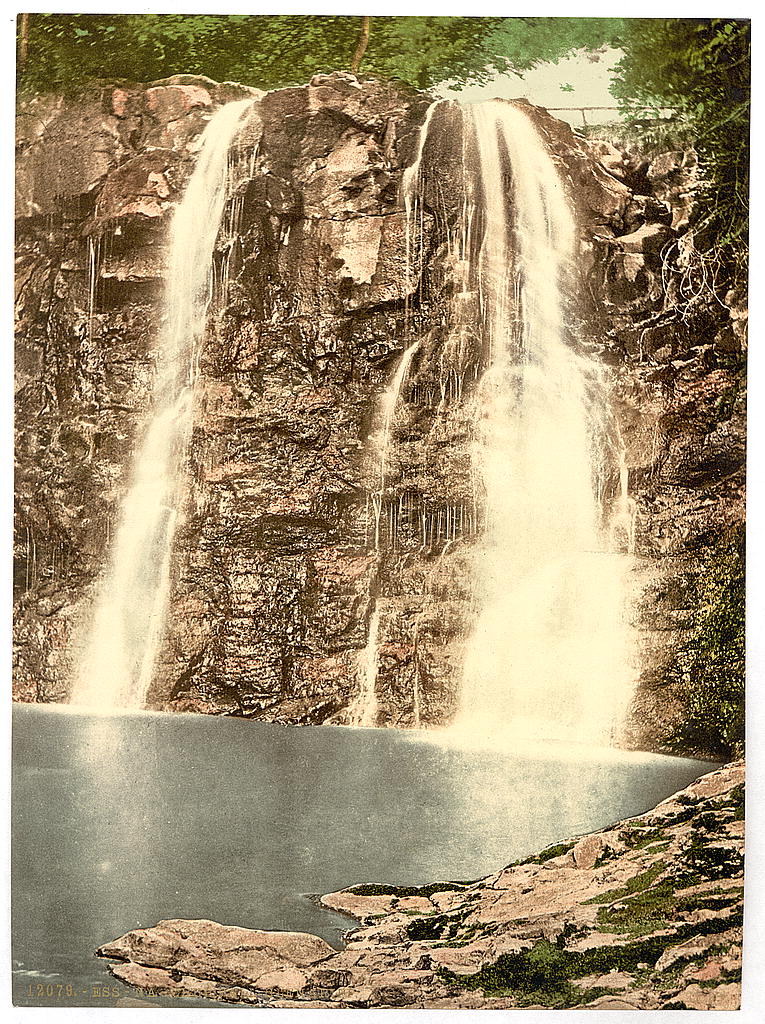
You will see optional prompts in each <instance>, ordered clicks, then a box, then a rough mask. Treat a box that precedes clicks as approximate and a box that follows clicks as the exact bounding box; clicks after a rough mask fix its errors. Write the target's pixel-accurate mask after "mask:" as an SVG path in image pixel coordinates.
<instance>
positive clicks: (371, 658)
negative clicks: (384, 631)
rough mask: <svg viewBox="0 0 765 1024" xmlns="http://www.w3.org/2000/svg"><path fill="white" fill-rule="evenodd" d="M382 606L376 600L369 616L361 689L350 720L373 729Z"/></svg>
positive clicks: (360, 669) (363, 655)
mask: <svg viewBox="0 0 765 1024" xmlns="http://www.w3.org/2000/svg"><path fill="white" fill-rule="evenodd" d="M379 638H380V608H379V606H378V604H377V602H375V605H374V608H373V609H372V614H371V615H370V617H369V631H368V633H367V645H366V647H365V648H364V650H363V651H362V652H361V655H360V657H359V666H358V670H359V676H360V679H361V689H360V691H359V695H358V697H357V698H356V702H355V704H354V706H353V707H352V709H351V713H350V722H351V724H352V725H358V726H361V727H362V728H367V729H371V728H372V727H373V726H375V725H377V707H378V704H377V663H378V658H379V646H380V643H379Z"/></svg>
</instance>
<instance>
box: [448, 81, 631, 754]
mask: <svg viewBox="0 0 765 1024" xmlns="http://www.w3.org/2000/svg"><path fill="white" fill-rule="evenodd" d="M469 116H470V120H471V122H472V129H473V134H474V138H475V142H476V149H477V157H478V161H479V165H480V175H481V185H482V192H483V212H484V220H485V227H484V234H483V240H482V245H481V248H480V254H479V257H478V268H477V269H478V280H479V287H480V291H481V307H482V310H483V319H484V331H485V333H486V334H488V346H487V348H488V352H489V356H488V368H487V370H486V372H485V373H484V376H483V378H482V380H481V382H480V385H479V394H478V416H477V429H476V442H475V450H474V464H475V467H476V471H477V477H478V479H479V481H480V484H481V487H482V490H483V502H484V504H485V509H486V527H485V535H484V544H483V551H482V553H481V556H480V560H479V566H478V572H477V580H478V582H477V593H476V600H477V604H478V609H479V611H478V618H477V621H476V624H475V628H474V631H473V634H472V636H471V637H470V639H469V641H468V645H467V652H466V660H465V669H464V679H463V692H462V704H461V709H460V711H459V713H458V716H457V720H456V722H455V727H456V728H457V729H458V730H464V731H468V732H472V733H475V734H476V735H478V734H480V735H481V736H484V737H487V738H490V737H491V736H492V735H493V734H496V733H501V734H502V735H504V736H505V737H507V736H508V735H514V736H518V737H523V738H525V739H527V740H528V739H532V740H536V739H541V740H544V739H569V740H574V741H578V742H583V743H598V744H602V743H608V742H611V741H612V740H613V739H614V738H615V735H616V733H617V731H618V726H619V719H620V715H621V714H623V713H624V712H625V711H626V708H627V706H628V703H629V692H630V687H631V679H630V670H629V652H628V648H627V642H626V630H625V626H624V624H623V615H622V606H623V596H622V595H623V571H624V556H623V555H620V554H615V553H613V552H612V551H611V550H610V549H609V540H608V531H607V530H604V529H603V527H602V522H601V520H602V514H601V509H600V507H599V505H598V501H597V498H596V481H595V479H594V476H595V473H596V467H597V466H598V465H601V464H604V463H605V462H607V461H608V459H607V457H605V456H604V454H603V452H602V451H599V450H598V449H599V448H602V447H603V446H608V444H609V440H608V439H607V438H606V437H605V436H603V433H602V431H601V430H599V424H600V423H601V422H602V416H601V415H600V410H601V408H602V406H603V404H604V403H607V402H608V395H607V392H606V391H605V389H604V386H603V378H602V374H601V371H600V369H599V368H598V367H597V366H596V365H595V364H593V363H591V362H590V361H589V360H587V359H585V358H584V357H582V356H579V355H577V354H576V353H575V351H574V350H573V348H571V347H570V346H569V344H568V343H567V337H566V324H565V312H564V305H565V299H564V297H565V295H566V289H567V286H568V282H569V278H570V273H571V267H572V262H573V259H574V255H575V242H576V237H577V236H576V229H575V220H574V214H573V210H572V207H571V205H570V202H569V200H568V198H567V196H566V193H565V189H564V187H563V184H562V181H561V179H560V177H559V175H558V173H557V171H556V168H555V165H554V164H553V161H552V159H551V157H550V154H549V152H548V151H547V147H546V146H545V144H544V142H543V141H542V139H541V138H540V136H539V134H538V132H537V131H536V129H535V127H534V125H533V123H532V121H531V119H530V118H529V117H528V116H527V114H526V113H524V112H523V110H522V109H521V108H519V107H517V106H514V105H512V104H509V103H504V102H501V101H492V102H490V103H485V104H481V105H478V106H474V107H472V108H470V111H469ZM508 179H509V180H510V181H511V187H510V188H509V189H508V185H507V182H508ZM508 226H509V227H510V230H508Z"/></svg>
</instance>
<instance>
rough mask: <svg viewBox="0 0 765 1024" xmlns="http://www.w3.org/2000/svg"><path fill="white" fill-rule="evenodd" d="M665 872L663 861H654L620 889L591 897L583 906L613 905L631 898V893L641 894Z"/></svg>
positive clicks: (665, 867) (665, 866)
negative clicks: (628, 897)
mask: <svg viewBox="0 0 765 1024" xmlns="http://www.w3.org/2000/svg"><path fill="white" fill-rule="evenodd" d="M666 870H667V865H666V864H665V863H664V861H663V860H659V861H656V863H655V864H652V865H651V866H650V868H647V870H645V871H641V872H640V873H639V874H637V875H635V876H634V877H632V878H630V879H628V880H627V882H625V884H624V885H623V886H622V887H621V888H620V889H610V890H609V891H608V892H604V893H600V895H598V896H592V897H590V899H588V900H585V901H584V904H585V905H588V904H593V903H615V902H616V901H617V900H623V899H625V898H626V897H627V896H632V895H633V893H636V892H642V890H644V889H647V888H648V887H649V886H650V885H651V883H652V882H654V881H655V880H656V879H657V878H658V877H659V875H661V874H662V873H663V872H665V871H666Z"/></svg>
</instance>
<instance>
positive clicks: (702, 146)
mask: <svg viewBox="0 0 765 1024" xmlns="http://www.w3.org/2000/svg"><path fill="white" fill-rule="evenodd" d="M621 46H622V49H623V50H624V54H625V56H624V58H623V59H622V60H621V62H620V63H619V65H618V66H617V71H616V81H615V83H614V86H613V89H612V91H613V92H614V95H615V96H617V97H618V98H619V100H620V103H621V105H622V107H623V109H624V111H625V112H626V113H627V115H628V124H632V125H633V126H639V125H640V124H641V123H643V122H645V120H646V119H652V118H653V119H655V118H658V117H660V116H661V113H662V108H671V110H672V111H673V113H674V120H675V123H674V131H676V132H677V133H678V134H681V135H683V134H684V135H686V137H690V138H692V139H693V140H694V143H695V145H696V148H697V150H698V152H699V157H700V162H701V167H702V171H703V174H704V181H703V184H702V191H701V198H702V202H701V203H700V204H699V206H700V209H701V210H702V213H701V215H700V216H699V217H698V219H697V222H696V224H695V225H694V228H695V231H696V234H697V245H698V246H699V247H700V248H702V249H707V250H710V249H714V250H716V251H717V253H718V255H719V258H720V260H721V262H723V263H724V264H726V269H727V270H728V272H729V274H730V275H731V276H732V277H733V278H736V277H739V276H743V275H744V274H745V271H746V254H747V232H748V202H749V197H748V191H749V107H750V96H749V88H750V49H751V31H750V23H749V22H748V21H745V20H732V19H725V18H712V19H690V18H653V19H650V20H649V19H645V18H635V19H628V20H625V22H624V34H623V38H622V40H621Z"/></svg>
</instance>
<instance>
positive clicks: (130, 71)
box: [20, 14, 622, 90]
mask: <svg viewBox="0 0 765 1024" xmlns="http://www.w3.org/2000/svg"><path fill="white" fill-rule="evenodd" d="M361 21H362V19H360V18H355V17H348V16H324V15H238V14H233V15H183V14H121V15H120V14H117V15H100V14H32V15H29V16H28V29H27V34H28V41H27V51H28V55H27V58H26V60H25V61H24V64H23V67H22V68H21V73H20V82H21V85H22V87H24V88H26V89H33V90H41V89H66V88H69V87H71V86H72V85H73V84H74V83H77V82H81V81H82V80H83V78H129V79H134V80H136V81H150V80H152V79H158V78H164V77H167V76H169V75H172V74H177V73H181V72H183V73H186V74H204V75H208V76H209V77H211V78H214V79H217V80H219V81H220V80H232V79H233V80H236V81H241V82H244V83H245V84H248V85H254V86H257V87H258V88H262V89H273V88H278V87H280V86H286V85H296V84H299V83H302V82H305V81H306V80H307V78H309V77H310V76H311V75H312V74H313V73H314V72H316V71H332V70H336V69H348V68H349V67H350V65H351V60H352V54H353V51H354V48H355V44H356V39H357V36H358V32H359V29H360V27H361ZM371 23H372V25H371V34H370V39H369V45H368V48H367V50H366V52H365V55H364V60H363V65H362V71H363V73H365V74H369V75H380V76H383V77H395V78H400V79H403V80H404V81H407V82H409V83H411V84H412V85H413V86H416V87H417V88H420V89H425V88H428V87H430V86H433V85H437V84H438V83H440V82H443V81H444V80H447V79H449V80H453V81H456V82H457V83H460V82H463V83H467V82H480V81H485V80H487V79H488V78H490V77H492V76H493V75H494V74H495V73H496V72H497V71H499V72H505V73H508V72H513V71H515V72H520V71H523V70H526V69H528V68H530V67H533V66H534V65H535V64H539V63H542V62H544V61H549V60H557V59H559V58H560V57H562V56H563V55H564V54H566V53H568V52H570V51H571V50H572V49H576V48H578V47H581V46H597V45H600V44H601V43H602V42H604V41H610V40H612V39H614V38H616V37H617V36H618V33H619V30H620V27H621V25H622V21H621V19H614V18H482V17H475V18H473V17H462V18H449V17H430V16H411V17H373V18H372V19H371Z"/></svg>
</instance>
